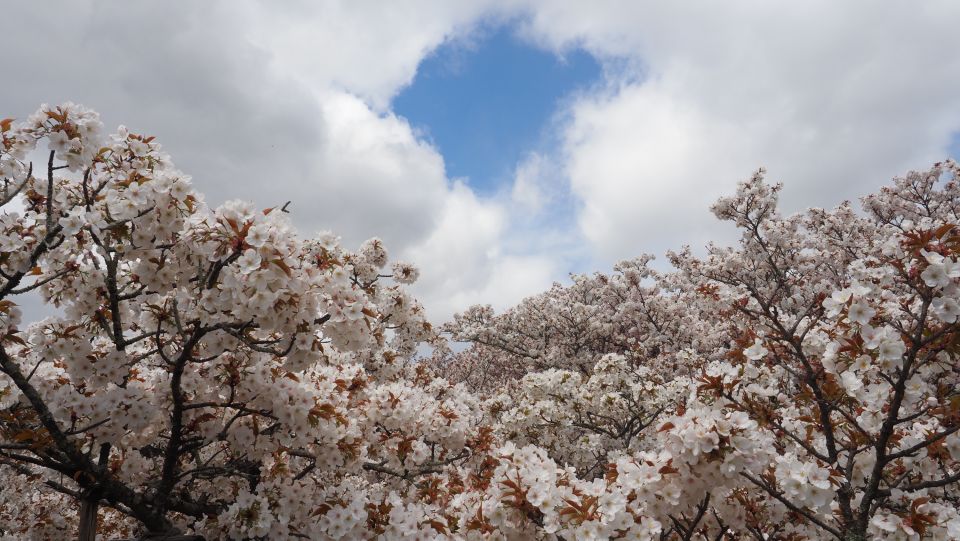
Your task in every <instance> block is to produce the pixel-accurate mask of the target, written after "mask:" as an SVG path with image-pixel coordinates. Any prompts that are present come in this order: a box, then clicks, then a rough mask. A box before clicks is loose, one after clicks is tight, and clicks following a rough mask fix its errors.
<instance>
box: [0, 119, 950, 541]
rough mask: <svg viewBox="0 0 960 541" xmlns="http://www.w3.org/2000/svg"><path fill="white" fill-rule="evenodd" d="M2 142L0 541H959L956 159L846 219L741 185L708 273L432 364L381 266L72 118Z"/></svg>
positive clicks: (599, 279) (368, 248) (376, 257)
mask: <svg viewBox="0 0 960 541" xmlns="http://www.w3.org/2000/svg"><path fill="white" fill-rule="evenodd" d="M0 134H2V145H0V176H2V178H3V183H4V185H3V188H4V191H3V195H2V199H0V202H2V207H3V209H2V211H0V538H2V539H11V540H12V539H61V538H70V537H76V536H77V535H78V534H79V536H80V538H82V539H93V538H94V537H95V536H100V538H101V539H118V538H136V537H145V536H154V537H156V536H158V535H159V536H172V535H179V534H183V535H192V536H197V537H200V538H203V539H210V540H213V539H298V538H299V539H358V538H360V539H369V538H384V539H424V538H428V539H444V538H447V539H471V540H472V539H544V540H561V539H562V540H572V539H657V540H674V539H682V540H692V539H700V540H707V539H710V540H733V539H758V540H759V539H791V540H801V539H839V540H861V539H874V538H889V539H921V538H923V539H943V540H947V539H957V538H960V488H958V487H960V388H958V384H960V368H958V367H960V363H958V355H960V333H958V328H957V325H958V323H957V318H958V316H960V304H958V297H960V282H958V280H960V263H958V262H957V258H958V254H960V227H958V224H960V187H958V184H957V180H958V177H960V167H958V166H957V164H955V163H953V162H945V163H942V164H937V165H936V166H934V167H933V168H932V169H931V170H929V171H926V172H921V173H911V174H909V175H907V176H906V177H904V178H899V179H896V180H895V181H894V183H893V185H892V186H889V187H886V188H883V189H882V190H880V191H879V192H878V193H877V194H874V195H871V196H868V197H866V198H864V200H863V208H864V211H863V212H862V213H861V212H856V211H854V210H853V208H852V207H851V206H850V205H847V204H844V205H841V206H840V207H838V208H837V209H834V210H830V211H826V210H820V209H811V210H808V211H806V212H803V213H800V214H797V215H794V216H787V217H784V216H781V215H780V214H779V213H778V211H777V195H778V192H779V186H777V185H770V184H768V183H766V182H764V180H763V176H762V173H758V174H757V175H755V176H754V177H753V178H751V179H750V180H748V181H746V182H744V183H742V184H741V185H740V186H739V188H738V190H737V193H736V194H735V195H733V196H732V197H729V198H724V199H722V200H720V201H719V202H718V203H717V204H716V205H715V206H714V208H713V211H714V213H715V214H716V215H717V216H718V217H719V218H720V219H723V220H730V221H733V222H734V223H735V224H736V225H737V226H738V227H739V228H740V230H741V231H742V233H743V236H742V238H741V240H740V242H739V243H738V245H737V246H733V247H721V246H710V247H709V248H708V251H707V255H706V256H704V257H697V256H694V255H693V254H692V252H691V251H690V250H688V249H684V250H681V251H679V252H676V253H670V254H668V258H669V260H670V262H671V263H672V264H673V266H674V269H675V270H673V271H671V272H656V271H654V270H652V269H650V268H649V266H648V263H649V257H648V256H643V257H640V258H637V259H635V260H631V261H626V262H623V263H621V264H620V265H618V266H617V267H616V268H615V269H614V272H613V273H612V274H609V275H605V274H594V275H590V276H586V275H584V276H576V277H574V279H573V283H572V284H571V285H569V286H561V285H556V286H554V287H553V288H552V289H551V290H549V291H548V292H545V293H543V294H541V295H538V296H535V297H532V298H530V299H528V300H526V301H524V302H522V303H520V304H519V305H518V306H516V307H515V308H513V309H511V310H508V311H506V312H505V313H503V314H500V315H496V314H494V313H493V312H492V310H490V309H489V308H483V307H477V308H473V309H470V310H468V311H467V312H465V313H464V314H461V315H459V316H457V317H456V318H455V320H454V321H453V322H452V323H450V324H449V325H446V326H445V327H444V328H443V329H442V331H444V332H445V333H446V334H447V335H450V336H452V337H453V338H455V339H458V340H466V341H469V342H471V343H472V345H471V346H470V347H468V348H467V349H465V350H462V351H459V352H456V353H454V352H453V351H451V350H450V349H449V348H447V347H446V344H445V342H444V340H443V338H442V333H438V332H437V331H436V330H435V329H434V328H433V327H432V326H431V325H430V323H428V322H427V320H426V319H425V317H424V314H423V310H422V308H421V306H420V305H419V304H418V303H417V301H416V300H415V299H413V298H412V297H411V296H410V295H409V294H408V293H407V292H406V290H405V289H404V287H405V285H407V284H409V283H411V282H413V281H415V280H416V278H417V274H418V271H417V270H416V268H414V267H413V266H411V265H409V264H406V263H403V262H396V263H393V264H392V265H391V264H390V262H389V258H388V255H387V251H386V248H385V247H384V246H383V244H382V242H380V241H379V240H377V239H371V240H369V241H367V242H365V243H364V244H363V245H361V246H360V247H359V248H358V249H357V250H356V251H350V250H347V249H346V248H344V247H342V246H340V244H339V242H338V240H337V238H336V237H335V236H334V235H332V234H330V233H321V234H319V235H317V236H316V237H315V238H301V237H300V236H298V234H297V233H296V232H295V231H294V230H293V228H292V227H291V226H290V224H289V222H288V221H287V211H288V210H291V209H289V208H288V207H287V206H286V205H281V206H279V207H274V208H268V209H265V210H257V209H255V208H254V207H253V206H252V205H251V204H247V203H243V202H236V201H232V202H228V203H226V204H224V205H222V206H220V207H218V208H210V207H209V206H207V205H206V204H205V203H204V201H203V198H202V196H201V195H200V194H199V193H197V192H196V191H194V189H193V188H192V187H191V182H190V179H189V178H188V177H187V176H186V175H184V174H183V173H181V172H179V171H178V170H176V169H175V167H174V166H173V164H172V162H171V161H170V158H169V157H168V156H167V155H165V154H164V153H163V152H162V150H161V149H160V147H159V145H158V144H157V142H156V141H155V140H154V139H153V138H152V137H147V136H142V135H137V134H133V133H130V132H129V131H128V130H126V129H124V128H120V129H118V130H117V131H116V132H115V133H113V134H110V135H107V134H106V133H104V131H103V128H102V126H101V123H100V121H99V118H98V116H97V115H96V113H94V112H92V111H90V110H87V109H85V108H83V107H80V106H77V105H74V104H64V105H60V106H56V107H49V106H42V107H41V109H40V110H39V111H38V112H37V113H35V114H34V115H32V116H30V117H29V118H27V119H26V120H24V121H22V122H19V123H17V122H15V121H12V120H4V121H2V122H0ZM35 163H42V164H43V165H35ZM294 210H295V209H294ZM37 298H39V299H41V300H42V302H43V303H44V304H45V305H46V306H47V307H48V308H49V310H48V312H47V313H49V314H50V315H49V316H48V317H46V318H44V319H42V320H40V321H34V322H24V321H22V315H21V309H20V307H21V306H22V305H23V304H24V303H26V302H36V301H35V300H31V299H37ZM424 344H426V345H429V346H431V347H433V348H434V351H435V353H434V355H433V357H431V358H429V359H421V358H419V357H418V355H417V352H418V351H421V350H422V346H423V345H424Z"/></svg>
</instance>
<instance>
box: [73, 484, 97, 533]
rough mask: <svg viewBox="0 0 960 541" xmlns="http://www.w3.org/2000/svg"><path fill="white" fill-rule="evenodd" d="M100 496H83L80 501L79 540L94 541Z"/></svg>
mask: <svg viewBox="0 0 960 541" xmlns="http://www.w3.org/2000/svg"><path fill="white" fill-rule="evenodd" d="M99 499H100V498H97V497H96V495H95V494H94V495H92V497H87V498H84V499H83V500H82V501H81V503H80V534H79V535H78V536H77V539H78V540H79V541H96V539H97V503H98V501H99Z"/></svg>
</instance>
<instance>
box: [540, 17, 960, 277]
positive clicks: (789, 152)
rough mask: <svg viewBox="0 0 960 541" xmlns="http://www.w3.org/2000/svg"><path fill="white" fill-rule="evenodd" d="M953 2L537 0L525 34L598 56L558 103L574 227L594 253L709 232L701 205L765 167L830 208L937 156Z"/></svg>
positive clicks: (955, 77) (955, 61)
mask: <svg viewBox="0 0 960 541" xmlns="http://www.w3.org/2000/svg"><path fill="white" fill-rule="evenodd" d="M958 22H960V4H957V3H955V2H927V3H923V4H917V3H913V2H888V3H884V4H883V5H882V6H878V5H877V4H875V3H871V2H845V3H836V2H801V3H796V2H794V3H780V2H749V1H742V2H722V3H716V2H697V3H676V2H673V3H659V2H631V3H622V2H605V3H592V4H591V5H590V6H589V9H586V8H585V7H584V6H583V4H582V3H579V2H551V3H549V4H537V7H536V8H535V9H534V10H532V16H531V19H530V21H529V22H528V24H527V26H526V28H525V32H526V34H527V35H528V36H529V37H530V39H532V40H535V41H536V42H538V43H541V44H543V45H545V46H547V47H551V48H554V49H557V50H563V49H564V48H569V47H572V46H584V47H586V48H588V49H589V50H591V51H592V52H593V53H594V54H596V55H597V56H598V57H601V58H605V59H607V70H608V71H607V73H608V76H609V79H610V87H609V88H607V89H604V90H601V91H599V92H597V93H595V94H594V95H591V96H586V97H583V98H581V99H580V100H578V101H577V102H576V103H575V104H574V105H573V106H572V107H571V110H570V113H571V121H570V123H569V126H568V128H567V130H566V132H565V136H566V145H565V147H564V151H563V153H562V156H561V157H560V159H563V160H564V161H565V163H566V164H567V173H568V175H569V178H570V182H571V189H572V190H573V192H574V194H575V195H576V196H577V197H578V198H579V199H580V200H581V202H582V207H581V208H582V210H581V212H580V213H579V221H578V222H579V225H580V227H581V229H582V231H583V233H584V235H585V236H586V237H587V238H588V239H589V240H590V242H591V244H592V247H593V249H594V250H595V254H596V255H597V257H598V258H599V260H600V261H605V262H609V261H610V260H612V259H614V258H617V257H624V256H628V255H630V254H633V253H636V252H638V251H641V250H652V251H654V252H660V251H662V249H663V248H666V247H676V246H678V245H679V244H680V243H681V242H692V243H694V244H700V243H702V241H703V240H704V239H706V238H711V237H713V238H715V237H716V236H717V234H716V233H715V232H714V231H712V229H713V228H714V227H715V223H716V222H715V221H714V220H713V218H712V217H711V216H710V215H709V213H708V212H707V205H708V204H709V202H710V201H711V200H712V199H713V198H714V197H716V195H717V194H719V193H726V192H730V191H731V190H732V189H733V186H734V183H735V182H736V181H737V180H740V179H742V178H745V177H747V176H748V175H749V174H750V173H751V172H752V171H753V170H755V169H756V168H757V167H760V166H765V167H766V168H767V169H768V170H769V171H770V175H771V177H772V178H773V179H780V180H783V181H784V182H785V184H786V188H785V191H784V197H783V199H784V202H785V204H786V206H787V207H789V208H792V209H799V208H802V207H804V206H809V205H818V206H832V205H835V204H837V203H839V202H840V201H841V200H842V199H844V198H855V197H857V196H860V195H863V194H865V193H868V192H870V191H872V190H874V189H876V187H878V186H880V185H882V184H884V183H886V182H887V181H888V179H889V178H890V177H891V176H893V175H896V174H901V173H904V172H906V171H907V170H909V169H911V168H923V167H926V166H928V165H930V163H932V162H933V161H936V160H939V159H942V158H944V157H945V156H946V149H947V147H948V145H949V143H950V140H951V136H952V135H953V134H955V133H956V132H957V130H958V129H960V56H958V55H956V53H955V50H954V49H955V47H953V46H952V44H951V43H950V42H951V38H950V36H951V35H952V34H953V32H954V29H955V27H956V24H957V23H958Z"/></svg>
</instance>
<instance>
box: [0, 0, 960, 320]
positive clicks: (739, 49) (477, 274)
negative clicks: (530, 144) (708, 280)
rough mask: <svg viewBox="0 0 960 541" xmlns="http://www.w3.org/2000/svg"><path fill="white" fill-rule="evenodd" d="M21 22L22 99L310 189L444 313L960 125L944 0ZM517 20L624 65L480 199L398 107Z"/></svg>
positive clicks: (9, 80) (300, 203)
mask: <svg viewBox="0 0 960 541" xmlns="http://www.w3.org/2000/svg"><path fill="white" fill-rule="evenodd" d="M4 16H5V18H6V19H8V20H11V21H17V24H14V25H8V26H7V27H6V29H5V32H6V33H5V36H4V37H5V38H6V40H7V41H8V42H10V43H16V44H21V45H22V47H16V48H15V51H16V52H17V53H16V54H10V55H8V57H7V58H6V61H7V65H6V66H5V68H4V71H5V73H6V74H8V75H9V76H8V77H6V78H5V79H4V84H3V85H2V86H0V98H2V102H3V103H4V107H5V110H4V111H3V113H4V116H8V115H11V114H12V115H17V116H21V117H22V116H24V115H26V114H28V113H29V112H31V111H32V110H33V109H34V108H35V107H36V106H37V105H38V104H39V103H40V102H44V101H46V102H52V103H55V102H58V101H65V100H73V101H78V102H82V103H85V104H86V105H88V106H91V107H94V108H96V109H98V110H100V111H101V112H102V113H103V115H104V120H105V121H106V123H107V124H108V125H111V124H113V125H115V124H116V123H119V122H124V123H127V124H128V125H129V126H130V127H131V129H133V130H134V131H147V132H149V133H151V134H154V135H157V136H158V138H159V139H160V140H161V141H162V142H163V143H164V145H165V147H166V149H167V150H168V151H169V152H170V153H171V154H172V155H173V157H174V159H175V160H176V162H177V163H178V165H179V166H180V167H181V168H182V169H184V170H185V171H187V172H188V173H191V174H192V175H193V176H194V179H195V183H196V185H197V186H198V188H199V189H200V190H202V191H204V192H206V193H207V194H208V199H209V200H210V201H211V202H212V203H217V202H220V201H223V200H225V199H228V198H236V197H239V198H244V199H250V200H253V201H255V202H256V203H257V204H259V205H262V206H272V205H275V204H279V203H282V202H284V201H286V200H292V201H293V205H292V208H293V219H294V220H295V221H296V223H297V224H298V225H299V226H300V227H301V228H302V229H303V230H304V232H305V233H308V234H309V233H312V232H313V231H316V230H318V229H332V230H334V231H335V232H337V233H338V234H340V235H342V236H343V237H344V239H345V242H346V243H347V244H348V245H356V244H358V243H359V242H360V241H362V240H363V239H365V238H367V237H369V236H373V235H377V236H381V237H382V238H384V240H385V241H386V242H387V246H388V248H389V249H390V250H391V252H392V253H394V254H396V255H397V256H398V257H402V258H406V259H409V260H411V261H413V262H415V263H418V264H419V265H420V266H421V267H422V270H423V275H422V278H421V283H420V284H418V285H417V291H418V292H419V294H420V295H421V296H422V297H423V299H424V301H425V304H426V305H427V308H428V310H430V311H431V313H433V314H435V318H437V319H442V317H444V316H446V315H448V314H449V313H450V312H452V311H453V310H455V309H460V308H463V307H465V306H466V305H468V304H470V303H473V302H492V303H494V304H496V305H500V306H504V305H507V304H510V303H512V302H515V301H516V300H517V299H519V298H520V297H522V296H524V295H527V294H532V293H535V292H537V291H539V290H541V289H543V288H544V287H546V286H547V285H548V284H549V282H550V281H551V280H552V279H555V278H557V277H559V276H562V273H563V271H565V270H567V269H568V268H569V265H571V264H572V263H571V262H574V261H577V262H580V261H583V260H584V259H588V258H590V257H592V258H593V260H592V262H591V263H589V264H586V265H582V264H580V263H578V269H579V270H583V269H584V268H587V269H590V268H597V267H602V266H605V265H608V264H609V263H611V262H612V261H613V260H614V259H617V258H620V257H629V256H633V255H636V254H637V253H639V252H641V251H652V252H654V253H658V254H659V253H662V252H663V250H665V249H668V248H675V247H678V246H679V244H681V243H682V242H690V243H692V244H694V245H699V244H702V243H703V242H705V241H706V240H707V239H715V238H717V237H718V236H720V237H722V236H724V235H728V233H724V230H722V229H721V230H718V229H717V225H716V222H715V221H714V220H713V218H712V217H711V216H710V215H709V213H708V212H707V207H708V205H709V203H710V202H711V201H712V199H714V198H715V197H716V196H717V195H720V194H723V193H728V192H730V191H731V190H732V188H733V186H734V183H735V182H736V181H737V180H739V179H742V178H745V177H746V176H748V175H749V174H750V173H751V172H752V171H753V170H754V169H756V168H757V167H759V166H766V167H767V168H768V169H769V170H770V172H771V177H772V178H774V179H782V180H783V181H785V183H786V189H785V192H784V199H785V200H786V203H787V205H788V206H789V207H792V208H794V209H796V208H800V207H802V206H806V205H811V204H816V205H833V204H836V203H838V202H839V201H840V200H841V199H842V198H850V197H855V196H858V195H860V194H863V193H866V192H868V191H871V190H873V189H874V188H875V187H876V186H878V185H880V184H883V183H884V182H886V180H887V179H888V178H889V177H890V176H892V175H894V174H898V173H902V172H904V171H906V170H907V169H909V168H916V167H924V166H926V165H928V164H929V163H930V162H932V161H935V160H937V159H940V158H942V157H943V155H944V154H945V147H946V145H947V144H948V142H949V140H950V136H951V134H953V133H956V132H957V131H958V129H960V56H958V55H956V54H955V52H954V49H955V47H954V45H953V43H952V41H954V40H953V35H954V33H955V28H956V27H957V23H958V22H960V4H957V3H955V2H952V1H949V0H944V1H930V2H924V3H922V4H917V3H914V2H903V1H893V2H887V3H884V4H882V5H878V4H876V3H874V2H869V1H866V0H860V1H853V2H846V3H836V2H826V1H820V2H802V3H796V2H794V3H786V2H784V3H779V2H777V3H775V2H748V1H736V0H735V1H731V2H723V3H717V2H697V3H686V2H684V3H677V2H613V1H611V2H603V1H599V0H598V1H597V2H591V3H589V4H586V3H583V2H576V1H573V0H568V1H563V0H557V1H552V2H524V1H523V0H503V1H496V0H489V1H487V0H477V1H470V2H446V1H440V0H436V1H433V0H412V1H410V2H389V3H384V2H368V1H355V2H342V1H341V2H338V1H333V0H327V1H322V2H312V1H306V0H301V1H298V2H294V3H283V4H276V3H267V2H259V1H255V0H239V1H225V0H224V1H220V2H210V3H197V2H185V1H182V2H176V1H173V2H171V1H164V2H159V1H157V2H138V3H135V4H132V3H128V4H124V5H123V7H122V8H117V7H116V6H113V5H107V4H102V3H98V2H93V1H92V0H76V1H69V2H66V1H63V2H44V3H39V2H24V3H11V4H10V5H9V6H6V7H5V9H4ZM511 17H519V18H520V19H521V21H523V22H521V24H522V25H523V32H524V35H526V36H527V37H528V38H529V39H530V40H531V42H533V43H536V44H538V45H539V46H542V47H546V48H550V49H553V50H555V51H558V52H561V53H562V52H563V51H566V50H569V49H570V48H573V47H584V48H586V49H587V50H589V51H590V52H591V53H592V54H594V55H595V56H596V57H598V58H600V59H602V60H603V62H604V67H605V84H601V85H598V86H597V87H595V88H594V89H592V90H591V91H590V92H588V93H585V94H582V95H579V96H578V97H575V99H571V100H569V101H568V102H566V103H567V105H566V106H565V110H563V111H560V114H559V115H558V116H559V118H561V119H565V121H563V122H559V123H558V124H556V125H555V126H551V127H550V128H553V129H556V130H558V131H559V134H558V135H559V138H560V140H562V141H563V143H562V145H561V147H560V148H559V149H558V150H557V151H556V152H555V153H550V152H547V151H543V149H540V150H541V152H540V153H538V154H530V155H529V156H528V157H527V158H525V160H524V161H522V162H521V163H520V164H517V168H516V171H515V177H514V182H513V183H512V184H511V185H510V186H505V187H503V189H502V190H501V192H499V193H497V194H496V195H495V196H493V197H490V198H481V197H479V196H477V195H476V194H475V193H474V192H473V191H471V190H470V188H469V187H468V186H467V185H465V184H462V183H457V182H453V181H452V180H451V179H449V178H448V177H447V175H446V172H445V170H444V164H443V157H442V156H441V155H440V154H439V153H438V151H437V149H436V148H435V147H433V146H432V145H430V144H429V143H428V142H426V141H424V140H422V139H421V138H419V137H418V136H417V134H416V133H415V132H414V131H413V130H412V129H411V127H410V125H409V124H408V123H407V121H406V120H405V119H402V118H399V117H396V116H394V115H393V114H392V113H391V112H390V110H389V104H390V100H391V98H392V97H393V96H395V95H396V94H397V92H399V91H400V90H401V89H402V88H403V87H404V86H405V85H407V84H409V83H410V82H411V81H412V80H413V79H414V77H415V74H416V69H417V66H418V64H419V63H420V62H421V61H422V59H423V58H424V57H425V56H426V55H427V54H429V53H430V52H431V51H432V50H434V49H435V48H436V47H438V46H440V45H441V44H442V43H445V42H447V41H449V40H463V39H464V36H467V35H469V34H470V33H471V32H474V31H475V30H476V28H477V26H478V25H480V24H482V23H483V22H484V21H489V20H491V19H496V18H499V20H505V19H508V18H511ZM39 28H42V29H44V31H43V33H42V39H39V38H38V33H37V29H39ZM531 150H536V149H531ZM567 183H568V184H567Z"/></svg>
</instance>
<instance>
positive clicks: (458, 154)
mask: <svg viewBox="0 0 960 541" xmlns="http://www.w3.org/2000/svg"><path fill="white" fill-rule="evenodd" d="M600 77H601V66H600V64H599V63H597V61H596V60H595V59H594V58H593V57H592V56H591V55H590V54H588V53H587V52H585V51H583V50H582V49H573V50H571V51H569V52H565V53H564V54H563V55H562V56H561V55H557V54H554V53H552V52H549V51H545V50H543V49H540V48H537V47H535V46H533V45H531V44H530V43H528V42H525V41H524V40H522V39H521V38H520V37H518V36H517V34H516V32H515V30H514V27H513V26H511V25H501V26H496V27H486V28H484V29H482V30H480V31H479V32H477V33H476V34H474V35H471V36H470V39H461V40H451V41H448V42H446V43H444V44H443V45H441V46H440V47H439V48H437V49H436V50H435V51H434V52H433V53H432V54H430V55H429V56H427V57H426V58H425V59H424V60H423V61H422V62H421V63H420V66H419V67H418V69H417V75H416V78H415V80H414V81H413V84H411V85H410V86H408V87H407V88H405V89H404V90H403V91H402V92H401V93H400V94H399V95H398V96H397V97H396V98H395V99H394V101H393V107H392V108H393V111H394V112H395V113H396V114H398V115H400V116H403V117H405V118H406V119H407V120H408V121H409V122H410V123H411V125H412V126H414V128H415V129H417V130H418V131H420V132H421V133H422V136H423V137H424V138H425V139H426V140H428V141H430V142H431V143H432V144H433V145H434V146H436V148H437V150H438V151H439V152H440V153H441V154H442V155H443V158H444V162H445V165H446V168H447V175H448V176H450V177H452V178H463V177H466V178H467V179H468V183H469V184H470V186H471V187H472V188H474V189H475V190H477V191H478V192H480V193H490V192H491V191H495V190H496V189H498V188H500V187H501V186H503V185H504V183H506V182H509V181H510V180H512V175H513V172H514V169H515V167H516V165H517V164H518V163H519V162H520V161H521V160H522V159H523V158H524V156H525V155H526V154H527V153H529V152H531V151H541V150H548V149H549V148H550V147H552V146H554V144H555V143H556V138H555V137H553V135H554V132H553V130H551V129H550V128H551V124H552V120H553V117H554V115H555V114H556V113H557V112H558V110H560V106H561V104H562V103H563V102H564V100H567V99H569V98H570V97H571V96H573V95H575V94H576V93H577V92H578V91H584V90H586V89H588V88H589V87H590V86H591V85H593V84H595V83H596V82H597V81H598V80H599V79H600Z"/></svg>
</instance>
